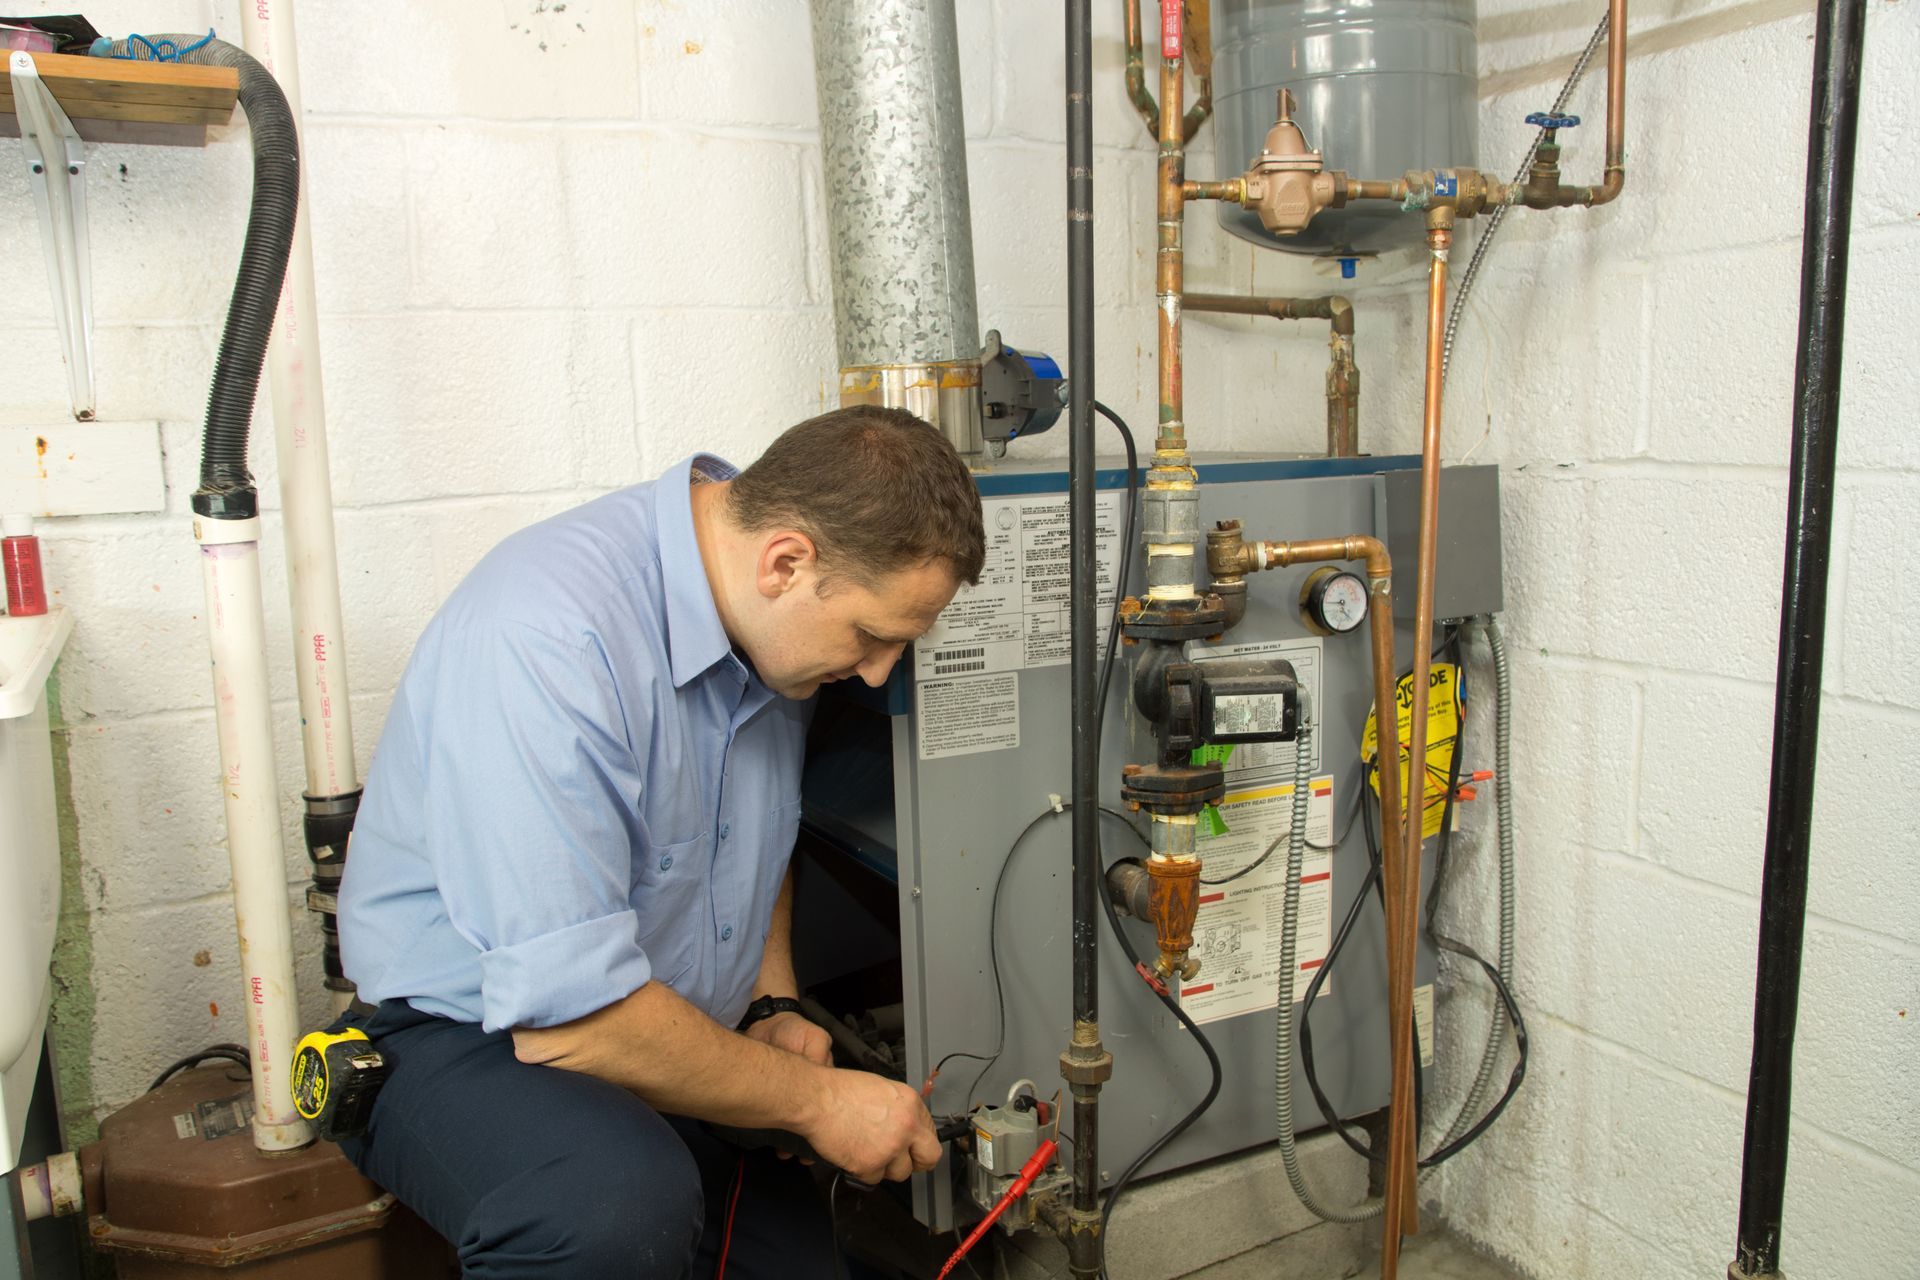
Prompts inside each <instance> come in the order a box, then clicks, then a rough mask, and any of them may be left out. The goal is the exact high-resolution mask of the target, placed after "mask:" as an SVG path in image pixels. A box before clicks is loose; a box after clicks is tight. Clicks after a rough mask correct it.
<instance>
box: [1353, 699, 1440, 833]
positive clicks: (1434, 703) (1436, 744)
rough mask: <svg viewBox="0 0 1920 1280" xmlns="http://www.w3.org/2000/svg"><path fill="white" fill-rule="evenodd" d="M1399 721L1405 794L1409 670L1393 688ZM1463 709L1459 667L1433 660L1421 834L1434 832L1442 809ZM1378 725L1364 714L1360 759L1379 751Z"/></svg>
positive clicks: (1371, 715) (1376, 777)
mask: <svg viewBox="0 0 1920 1280" xmlns="http://www.w3.org/2000/svg"><path fill="white" fill-rule="evenodd" d="M1395 695H1396V697H1395V701H1397V702H1398V703H1399V720H1400V793H1401V794H1402V795H1405V794H1406V793H1407V738H1408V736H1409V735H1410V734H1411V733H1412V732H1413V673H1412V672H1408V673H1407V674H1406V675H1405V676H1402V677H1401V679H1400V685H1399V687H1398V688H1397V689H1396V690H1395ZM1464 711H1465V708H1464V707H1463V706H1462V704H1461V701H1460V669H1459V668H1458V667H1457V666H1455V665H1454V664H1453V663H1451V662H1436V663H1434V664H1433V666H1432V667H1431V668H1430V669H1429V671H1428V674H1427V770H1426V772H1427V786H1426V795H1425V798H1424V802H1423V807H1422V809H1421V813H1420V834H1421V836H1422V837H1426V836H1433V835H1438V834H1439V832H1440V819H1441V817H1442V815H1443V814H1444V812H1445V810H1446V801H1447V780H1448V779H1449V778H1451V777H1452V776H1453V749H1454V744H1455V743H1456V742H1457V741H1458V740H1459V736H1460V720H1461V716H1462V715H1463V714H1464ZM1379 742H1380V734H1379V725H1378V723H1377V721H1376V719H1375V713H1374V712H1371V711H1370V712H1368V713H1367V728H1366V732H1365V733H1363V734H1361V736H1360V759H1361V760H1362V761H1367V760H1372V759H1373V758H1374V757H1376V756H1377V755H1379V754H1380V746H1379ZM1372 781H1373V790H1374V794H1375V795H1378V794H1379V792H1380V778H1379V775H1378V774H1377V773H1376V774H1375V775H1374V776H1373V779H1372Z"/></svg>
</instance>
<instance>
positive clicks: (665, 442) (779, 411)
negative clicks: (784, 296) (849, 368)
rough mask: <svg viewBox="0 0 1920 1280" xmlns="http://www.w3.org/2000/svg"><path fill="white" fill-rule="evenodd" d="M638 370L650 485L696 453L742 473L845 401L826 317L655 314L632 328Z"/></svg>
mask: <svg viewBox="0 0 1920 1280" xmlns="http://www.w3.org/2000/svg"><path fill="white" fill-rule="evenodd" d="M633 370H634V391H633V400H634V403H635V405H636V406H638V412H637V417H636V419H635V421H634V425H633V432H634V440H635V443H636V446H637V448H638V450H639V456H640V458H641V463H640V467H639V471H640V473H641V475H643V476H646V477H651V476H656V475H658V474H660V472H662V471H664V470H665V469H666V468H668V467H669V466H672V465H673V464H674V463H675V462H677V461H678V460H679V459H681V458H683V457H685V456H686V455H687V454H688V453H689V452H691V451H693V450H695V449H700V450H705V451H708V452H711V453H717V454H720V455H721V456H723V457H725V458H727V459H728V460H729V461H731V462H733V463H734V464H735V465H737V466H745V465H747V464H748V463H750V462H752V461H753V460H754V459H755V458H757V457H759V456H760V452H761V451H762V450H763V449H765V448H766V446H767V445H769V444H771V443H772V442H773V439H774V437H776V436H778V435H779V434H780V433H781V432H782V431H785V430H786V429H787V428H788V427H790V426H792V425H793V424H794V423H796V422H800V421H802V420H803V419H806V418H810V417H812V416H813V415H815V414H817V413H822V412H824V411H825V410H827V409H830V408H833V407H834V406H836V405H838V404H839V402H840V396H839V385H840V384H839V378H838V364H837V362H836V360H835V358H834V353H833V317H832V316H831V315H829V314H828V313H826V312H824V311H821V310H812V311H805V312H751V311H737V310H717V311H657V312H649V313H647V314H645V315H642V316H641V317H639V318H638V319H636V320H635V321H634V326H633ZM743 375H744V376H743Z"/></svg>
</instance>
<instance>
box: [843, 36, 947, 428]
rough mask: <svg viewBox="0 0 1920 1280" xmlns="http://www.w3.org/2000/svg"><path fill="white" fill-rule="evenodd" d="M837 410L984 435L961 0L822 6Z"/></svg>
mask: <svg viewBox="0 0 1920 1280" xmlns="http://www.w3.org/2000/svg"><path fill="white" fill-rule="evenodd" d="M812 10H813V67H814V81H815V84H816V86H817V92H818V94H819V101H820V152H821V160H822V166H823V168H824V170H825V174H826V187H827V192H826V195H827V233H828V244H829V246H830V249H831V253H832V257H833V319H834V330H835V333H836V336H837V338H838V342H839V351H840V403H841V404H843V405H849V404H884V405H892V406H898V407H901V408H906V409H910V410H912V411H913V412H914V413H917V414H919V415H920V416H921V417H922V418H925V419H926V420H927V421H929V422H931V423H933V424H934V425H935V426H937V427H939V428H940V429H941V431H942V432H944V433H945V434H946V436H947V438H948V439H949V440H951V441H953V443H954V446H955V447H956V448H958V449H959V450H960V451H961V452H962V453H965V454H977V453H979V452H980V448H981V436H980V319H979V310H978V305H977V303H976V301H975V298H974V289H973V224H972V220H971V217H970V215H969V212H968V206H967V151H966V130H965V126H964V122H963V119H962V113H961V103H960V47H959V35H958V32H957V31H956V28H955V24H954V12H953V0H812Z"/></svg>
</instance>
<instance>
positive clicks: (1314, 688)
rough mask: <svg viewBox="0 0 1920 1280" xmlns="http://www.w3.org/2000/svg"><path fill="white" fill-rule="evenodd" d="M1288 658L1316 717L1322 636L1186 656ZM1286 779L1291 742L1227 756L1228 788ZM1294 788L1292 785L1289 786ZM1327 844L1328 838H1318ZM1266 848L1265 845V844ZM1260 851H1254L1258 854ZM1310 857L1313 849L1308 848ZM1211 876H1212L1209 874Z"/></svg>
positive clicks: (1201, 648)
mask: <svg viewBox="0 0 1920 1280" xmlns="http://www.w3.org/2000/svg"><path fill="white" fill-rule="evenodd" d="M1269 655H1271V656H1273V657H1276V658H1285V659H1286V660H1287V661H1288V662H1291V663H1292V664H1293V673H1294V676H1295V678H1297V679H1298V680H1299V681H1300V687H1301V688H1302V689H1305V690H1306V691H1307V696H1308V697H1310V698H1311V699H1312V700H1313V706H1314V715H1315V717H1316V718H1317V717H1318V716H1319V714H1320V710H1319V709H1320V708H1321V707H1323V706H1325V705H1326V704H1325V703H1324V702H1323V701H1322V700H1321V697H1320V673H1321V672H1322V671H1324V670H1325V666H1324V663H1325V662H1326V642H1325V641H1324V640H1323V639H1321V637H1319V636H1309V637H1307V638H1306V639H1303V640H1265V641H1261V642H1259V643H1257V644H1222V645H1204V644H1196V645H1189V646H1188V648H1187V656H1188V657H1190V658H1256V657H1258V658H1264V657H1267V656H1269ZM1307 767H1308V768H1310V769H1318V768H1319V767H1320V735H1319V734H1318V733H1316V734H1314V735H1313V759H1311V760H1309V761H1308V762H1307ZM1278 778H1284V779H1286V780H1287V781H1288V782H1289V783H1291V782H1292V780H1293V744H1292V743H1291V742H1261V743H1243V744H1241V745H1239V746H1236V747H1235V748H1234V749H1233V755H1232V756H1230V757H1228V759H1227V785H1228V786H1229V787H1242V788H1244V787H1249V786H1252V785H1253V784H1254V783H1256V782H1260V781H1266V780H1271V779H1278ZM1288 791H1289V792H1291V791H1292V787H1291V786H1289V787H1288ZM1317 838H1318V839H1320V840H1321V842H1322V843H1325V839H1326V838H1325V837H1324V836H1322V837H1317ZM1263 847H1264V846H1263ZM1259 852H1260V851H1259V850H1258V849H1256V850H1254V853H1255V855H1258V853H1259ZM1308 854H1309V856H1311V854H1312V851H1311V850H1309V851H1308ZM1208 878H1209V879H1211V878H1212V877H1211V876H1209V877H1208Z"/></svg>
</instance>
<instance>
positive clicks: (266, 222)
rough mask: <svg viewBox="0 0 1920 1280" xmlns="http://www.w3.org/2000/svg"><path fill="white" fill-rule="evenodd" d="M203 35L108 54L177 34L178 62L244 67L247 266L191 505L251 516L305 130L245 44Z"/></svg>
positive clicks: (225, 339)
mask: <svg viewBox="0 0 1920 1280" xmlns="http://www.w3.org/2000/svg"><path fill="white" fill-rule="evenodd" d="M199 39H200V37H199V36H197V35H174V36H157V37H148V39H147V42H146V43H145V45H144V47H143V46H142V45H140V44H136V43H134V42H133V41H130V40H116V41H114V42H113V45H112V50H111V53H110V54H109V55H108V56H111V57H116V58H132V59H136V60H145V58H146V57H150V55H148V54H146V52H145V51H146V50H150V49H152V48H153V47H154V46H155V45H156V44H164V43H165V42H167V41H171V42H173V43H174V45H175V46H176V47H178V48H181V49H183V50H185V52H183V53H181V54H180V56H179V61H181V62H196V63H203V64H206V65H209V66H219V67H232V68H234V69H235V70H236V71H238V72H239V73H240V108H241V110H243V111H245V112H246V113H247V127H248V130H249V131H250V132H251V133H252V135H253V205H252V208H251V210H250V211H249V213H248V215H247V238H246V243H245V245H244V247H242V249H241V251H240V270H239V273H238V275H237V276H236V278H235V280H234V283H233V300H232V301H231V302H230V303H228V305H227V327H226V332H225V333H223V334H222V335H221V338H220V355H219V359H218V360H217V361H216V362H215V364H214V367H213V389H212V391H210V392H209V393H208V395H207V426H206V432H205V434H204V436H203V437H202V440H201V446H200V488H199V490H198V491H197V492H195V493H194V495H193V509H194V511H195V512H196V513H198V514H199V515H203V516H212V517H214V518H216V519H224V520H244V519H248V518H250V517H252V516H254V515H257V514H258V513H259V502H258V499H257V497H256V496H255V493H254V488H253V475H252V473H251V472H249V471H248V470H247V432H248V428H249V427H250V425H251V424H252V421H253V401H254V395H255V393H256V392H257V391H258V390H259V386H260V366H261V365H262V364H264V363H265V362H266V358H267V339H268V338H269V337H271V336H272V334H273V318H274V313H275V312H276V311H277V310H278V309H279V306H280V288H281V286H282V285H283V284H284V283H285V282H286V278H287V257H288V255H289V254H290V253H291V252H292V249H293V224H294V219H295V217H296V216H298V214H299V210H300V138H299V134H298V133H297V132H296V131H295V128H294V120H293V109H292V108H291V107H289V106H288V105H287V95H286V94H284V93H282V92H281V91H280V83H279V82H278V81H277V80H275V79H274V78H273V73H272V72H270V71H268V70H267V69H266V68H265V67H264V66H262V65H261V64H260V63H259V61H258V60H256V59H255V58H254V57H253V55H252V54H250V53H248V52H247V51H246V50H244V49H242V48H240V47H239V46H238V45H232V44H228V43H227V42H226V41H224V40H208V41H206V42H204V43H203V44H201V45H200V46H199V47H198V48H190V47H189V46H191V45H192V44H193V42H194V41H196V40H199Z"/></svg>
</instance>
